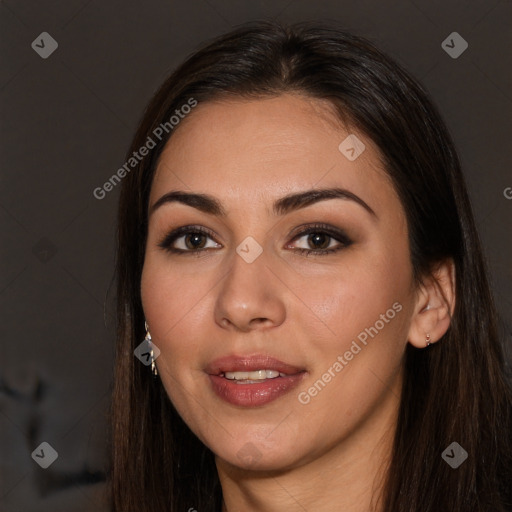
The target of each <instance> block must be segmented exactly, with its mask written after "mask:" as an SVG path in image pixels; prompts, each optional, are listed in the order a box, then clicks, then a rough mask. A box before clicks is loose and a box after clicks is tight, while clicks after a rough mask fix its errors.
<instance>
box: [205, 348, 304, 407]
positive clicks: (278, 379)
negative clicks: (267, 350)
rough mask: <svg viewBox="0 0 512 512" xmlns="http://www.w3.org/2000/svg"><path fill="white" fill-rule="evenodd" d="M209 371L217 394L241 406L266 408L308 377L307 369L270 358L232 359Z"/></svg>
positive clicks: (223, 361)
mask: <svg viewBox="0 0 512 512" xmlns="http://www.w3.org/2000/svg"><path fill="white" fill-rule="evenodd" d="M205 371H206V373H207V374H208V376H209V380H210V383H211V386H212V389H213V391H214V392H215V394H216V395H217V396H218V397H219V398H221V399H222V400H223V401H225V402H228V403H229V404H231V405H237V406H241V407H256V406H262V405H266V404H268V403H270V402H272V401H274V400H276V399H277V398H279V397H281V396H283V395H285V394H287V393H288V392H290V391H291V390H292V389H293V388H295V387H296V386H298V385H299V383H300V382H301V381H302V380H303V379H304V377H305V376H306V375H307V371H306V370H305V369H301V368H298V367H296V366H292V365H289V364H287V363H283V362H282V361H279V360H277V359H274V358H272V357H270V356H267V355H255V356H228V357H225V358H221V359H218V360H216V361H214V362H213V363H211V364H210V365H209V366H208V367H207V368H206V369H205Z"/></svg>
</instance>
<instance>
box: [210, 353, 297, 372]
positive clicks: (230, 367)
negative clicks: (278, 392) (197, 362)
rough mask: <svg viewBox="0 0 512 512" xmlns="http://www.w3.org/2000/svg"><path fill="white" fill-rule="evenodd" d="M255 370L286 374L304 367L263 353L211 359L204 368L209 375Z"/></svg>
mask: <svg viewBox="0 0 512 512" xmlns="http://www.w3.org/2000/svg"><path fill="white" fill-rule="evenodd" d="M256 370H275V371H277V372H279V373H284V374H286V375H294V374H296V373H300V372H302V371H304V368H299V367H297V366H293V365H291V364H287V363H283V361H279V360H278V359H275V358H274V357H271V356H269V355H265V354H256V355H251V356H235V355H232V356H226V357H221V358H219V359H215V361H212V362H211V363H210V364H208V366H207V367H206V368H205V371H206V373H208V374H210V375H221V374H222V373H225V372H252V371H256Z"/></svg>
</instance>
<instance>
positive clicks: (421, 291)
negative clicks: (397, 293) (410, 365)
mask: <svg viewBox="0 0 512 512" xmlns="http://www.w3.org/2000/svg"><path fill="white" fill-rule="evenodd" d="M455 278H456V276H455V264H454V263H453V260H452V259H451V258H449V259H448V260H446V261H443V262H441V263H439V264H438V265H437V266H436V267H435V268H434V270H433V271H432V273H431V275H429V276H428V277H426V278H425V279H423V281H422V284H421V285H420V286H419V288H418V290H417V292H416V303H415V309H414V313H413V316H412V320H411V325H410V328H409V336H408V338H407V339H408V341H409V343H411V345H413V346H415V347H416V348H425V347H426V346H427V342H428V341H430V343H435V342H436V341H438V340H439V339H440V338H441V337H442V336H443V335H444V334H445V333H446V331H447V330H448V328H449V327H450V322H451V317H452V315H453V311H454V309H455Z"/></svg>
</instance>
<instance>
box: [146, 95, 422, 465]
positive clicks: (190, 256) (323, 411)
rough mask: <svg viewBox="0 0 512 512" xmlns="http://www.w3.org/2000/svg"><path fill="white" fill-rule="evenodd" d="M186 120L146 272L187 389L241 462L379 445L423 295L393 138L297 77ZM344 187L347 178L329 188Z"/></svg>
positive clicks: (172, 360)
mask: <svg viewBox="0 0 512 512" xmlns="http://www.w3.org/2000/svg"><path fill="white" fill-rule="evenodd" d="M175 130H176V132H175V133H174V134H173V136H172V137H171V139H170V140H169V142H168V144H167V146H166V148H165V150H164V152H163V154H162V156H161V159H160V161H159V165H158V168H157V170H156V174H155V177H154V181H153V184H152V189H151V194H150V201H149V209H150V217H149V225H148V240H147V246H146V254H145V262H144V268H143V274H142V282H141V292H142V300H143V307H144V313H145V315H146V319H147V322H148V324H149V329H150V332H151V335H152V338H153V342H154V344H155V345H156V346H157V347H158V348H159V349H160V351H161V354H160V356H159V357H158V359H157V360H156V363H157V367H158V371H159V375H160V378H161V380H162V383H163V386H164V387H165V390H166V392H167V394H168V396H169V398H170V399H171V401H172V402H173V404H174V406H175V407H176V409H177V410H178V412H179V413H180V415H181V416H182V417H183V419H184V420H185V422H186V423H187V424H188V425H189V427H190V428H191V430H192V431H193V432H194V433H195V434H196V435H197V436H198V437H199V438H200V439H201V440H202V441H203V442H204V443H205V444H206V445H207V446H208V447H209V448H210V449H211V450H212V451H213V452H214V453H215V454H216V455H217V456H218V457H219V458H220V460H222V461H226V462H227V463H230V464H233V465H235V466H238V467H244V468H253V469H278V468H280V469H283V468H290V467H293V466H298V465H302V464H305V463H307V462H311V461H313V460H315V459H317V458H319V457H321V456H323V455H327V454H328V452H330V451H333V450H343V449H344V448H345V447H348V446H352V447H354V446H357V445H358V446H359V449H360V450H362V451H364V450H365V446H366V445H365V440H366V439H368V438H369V437H371V438H373V439H376V438H378V437H379V436H381V435H384V433H385V432H386V431H389V430H388V429H389V428H390V427H392V426H393V424H394V422H395V418H396V411H397V408H398V404H399V397H400V383H401V368H402V367H401V360H402V356H403V353H404V350H405V346H406V343H407V337H408V330H409V326H410V324H411V316H412V314H413V309H414V297H415V295H414V289H413V286H412V268H411V263H410V257H409V246H408V237H407V226H406V219H405V215H404V212H403V209H402V206H401V203H400V201H399V199H398V196H397V194H396V193H395V190H394V189H393V187H392V185H391V183H390V181H389V178H388V177H387V175H386V173H385V172H384V170H383V168H382V166H381V163H380V160H379V153H378V151H377V149H376V148H375V146H374V144H373V143H372V141H371V140H369V139H368V138H367V137H366V136H364V135H363V134H362V133H360V132H358V131H355V130H354V131H352V130H349V131H346V130H345V129H344V128H342V127H341V125H340V124H339V123H338V122H337V118H336V116H335V115H334V113H333V110H332V108H331V107H330V106H329V105H328V104H326V103H324V102H321V101H319V100H314V99H309V98H306V97H304V96H299V95H290V94H287V95H282V96H279V97H275V98H271V99H254V100H237V101H235V100H229V101H227V100H226V101H223V102H209V103H205V104H200V105H198V106H197V107H196V108H195V109H194V111H193V112H192V113H191V114H190V115H189V116H188V117H187V118H185V119H184V120H182V121H181V124H180V125H179V126H178V127H177V128H175ZM349 135H351V136H353V135H355V136H356V137H357V138H358V139H359V140H360V141H362V143H363V144H364V146H365V149H364V150H363V152H362V153H361V154H360V155H359V156H357V155H358V153H359V152H360V150H361V149H362V147H361V146H358V145H357V144H358V143H357V141H356V142H355V139H353V138H349V139H347V137H348V136H349ZM344 141H345V142H344ZM354 144H356V145H354ZM340 145H341V146H340ZM327 189H338V190H341V191H344V192H343V193H342V194H339V195H338V196H335V194H331V196H328V195H327V194H326V195H322V194H317V195H315V194H314V193H312V191H323V190H327ZM176 191H180V192H181V194H182V195H181V196H180V197H174V198H173V197H172V196H167V198H166V200H165V199H162V200H161V201H160V199H161V198H163V197H164V196H165V195H166V194H169V193H170V192H176ZM188 194H191V195H192V194H200V195H201V196H202V197H203V199H202V200H199V199H198V198H194V197H193V196H190V198H189V199H186V196H187V195H188ZM303 194H307V195H305V196H302V195H303ZM295 195H297V198H296V199H288V200H285V199H284V198H287V197H290V196H295ZM205 196H207V200H206V199H204V197H205ZM185 226H190V228H189V229H188V232H180V233H177V234H175V236H172V235H171V236H169V235H170V234H171V233H172V232H173V231H174V230H176V229H178V228H182V227H185ZM308 228H311V229H310V230H309V231H307V230H308ZM304 232H306V233H304ZM308 250H309V251H312V252H311V253H309V254H308V253H307V252H306V251H308ZM173 251H175V252H173ZM258 370H261V371H258ZM265 370H267V371H265ZM148 371H149V370H148ZM237 372H240V373H237ZM243 372H250V373H249V374H248V373H243ZM156 427H157V426H156Z"/></svg>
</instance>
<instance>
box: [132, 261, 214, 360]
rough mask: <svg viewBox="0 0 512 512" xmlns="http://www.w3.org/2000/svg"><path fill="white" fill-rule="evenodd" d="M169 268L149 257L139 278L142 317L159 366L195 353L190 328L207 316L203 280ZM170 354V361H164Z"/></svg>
mask: <svg viewBox="0 0 512 512" xmlns="http://www.w3.org/2000/svg"><path fill="white" fill-rule="evenodd" d="M171 265H172V264H171V263H169V262H168V261H166V258H165V256H161V255H160V254H156V253H149V254H147V255H146V260H145V263H144V268H143V271H142V278H141V297H142V305H143V309H144V314H145V317H146V321H147V322H148V325H149V328H150V332H151V336H152V338H153V340H154V343H155V344H156V345H157V346H158V348H159V349H160V350H161V352H162V355H163V356H164V357H162V361H161V363H163V362H164V361H174V360H176V359H178V357H177V356H178V354H179V355H180V358H181V357H185V356H186V355H187V353H191V352H193V351H194V348H195V347H196V343H195V340H194V328H193V326H194V325H197V324H198V323H199V322H200V318H201V316H202V315H203V313H204V314H206V313H205V312H204V311H203V309H202V305H201V299H202V298H203V297H204V295H205V293H206V291H207V290H208V287H207V283H206V284H205V282H204V277H203V278H201V277H200V276H197V275H196V276H188V275H183V274H178V273H177V272H176V270H175V268H174V269H173V267H172V266H171ZM200 281H201V282H200ZM185 331H186V332H185ZM184 341H186V343H185V342H184ZM169 354H172V355H173V357H167V356H169ZM174 356H176V357H174Z"/></svg>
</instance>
